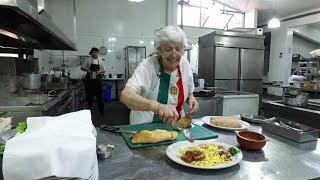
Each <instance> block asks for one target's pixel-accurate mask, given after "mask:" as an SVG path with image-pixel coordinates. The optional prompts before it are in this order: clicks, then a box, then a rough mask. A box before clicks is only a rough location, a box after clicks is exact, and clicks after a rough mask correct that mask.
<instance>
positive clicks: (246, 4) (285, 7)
mask: <svg viewBox="0 0 320 180" xmlns="http://www.w3.org/2000/svg"><path fill="white" fill-rule="evenodd" d="M216 1H217V2H220V3H223V4H226V5H228V6H230V7H232V8H235V9H237V10H240V11H243V12H247V11H250V10H251V9H253V8H256V9H258V24H264V23H266V22H267V21H268V20H269V19H271V18H272V16H273V0H216ZM274 2H275V7H276V16H277V17H279V18H280V19H281V18H283V17H286V16H290V15H293V14H296V13H300V12H303V11H309V10H312V9H317V8H320V1H319V0H274Z"/></svg>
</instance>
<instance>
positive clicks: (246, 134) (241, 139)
mask: <svg viewBox="0 0 320 180" xmlns="http://www.w3.org/2000/svg"><path fill="white" fill-rule="evenodd" d="M237 141H238V143H239V144H240V146H241V147H244V148H245V149H248V150H255V151H258V150H260V149H261V148H263V146H264V145H265V144H266V142H267V140H266V137H265V136H264V135H262V134H260V133H256V132H252V131H240V132H237Z"/></svg>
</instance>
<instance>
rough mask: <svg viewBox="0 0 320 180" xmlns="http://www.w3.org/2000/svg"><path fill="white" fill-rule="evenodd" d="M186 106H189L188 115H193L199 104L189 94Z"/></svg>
mask: <svg viewBox="0 0 320 180" xmlns="http://www.w3.org/2000/svg"><path fill="white" fill-rule="evenodd" d="M188 104H189V113H190V115H193V114H194V113H195V112H197V110H198V109H199V104H198V102H197V100H196V98H195V97H194V96H193V94H192V93H190V94H189V97H188Z"/></svg>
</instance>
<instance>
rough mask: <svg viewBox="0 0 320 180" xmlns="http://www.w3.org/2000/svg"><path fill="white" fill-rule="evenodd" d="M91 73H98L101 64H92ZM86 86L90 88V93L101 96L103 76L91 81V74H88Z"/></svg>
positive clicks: (99, 75)
mask: <svg viewBox="0 0 320 180" xmlns="http://www.w3.org/2000/svg"><path fill="white" fill-rule="evenodd" d="M89 69H90V71H91V72H97V71H99V70H100V64H99V60H98V64H92V63H91V64H90V68H89ZM85 78H86V84H87V88H88V93H93V94H100V95H101V93H102V82H101V74H98V75H97V76H96V79H90V74H89V73H88V72H87V75H86V77H85Z"/></svg>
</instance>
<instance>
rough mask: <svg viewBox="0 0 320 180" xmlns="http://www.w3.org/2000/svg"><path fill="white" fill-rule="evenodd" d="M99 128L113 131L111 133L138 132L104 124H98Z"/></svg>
mask: <svg viewBox="0 0 320 180" xmlns="http://www.w3.org/2000/svg"><path fill="white" fill-rule="evenodd" d="M100 128H101V130H104V131H109V132H113V133H126V134H136V133H137V132H138V131H132V130H126V129H121V128H119V127H114V126H106V125H102V126H100Z"/></svg>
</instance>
